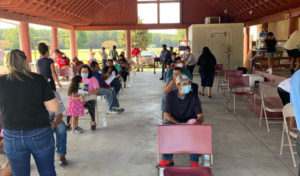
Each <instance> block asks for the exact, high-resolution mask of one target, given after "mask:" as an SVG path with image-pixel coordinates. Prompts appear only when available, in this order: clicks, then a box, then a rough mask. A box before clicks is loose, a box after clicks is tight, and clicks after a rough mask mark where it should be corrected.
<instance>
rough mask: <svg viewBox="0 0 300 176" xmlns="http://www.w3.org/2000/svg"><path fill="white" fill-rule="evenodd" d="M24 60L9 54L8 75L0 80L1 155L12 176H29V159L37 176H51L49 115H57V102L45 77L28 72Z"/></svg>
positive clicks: (18, 54)
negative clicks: (5, 159) (32, 162)
mask: <svg viewBox="0 0 300 176" xmlns="http://www.w3.org/2000/svg"><path fill="white" fill-rule="evenodd" d="M43 55H45V53H43ZM26 59H27V58H26V55H25V53H24V52H22V51H20V50H18V49H15V50H12V51H11V53H10V54H9V55H8V57H7V64H8V74H7V75H4V76H1V77H0V111H1V124H2V127H3V129H4V151H5V153H6V155H7V158H8V160H9V163H10V165H11V168H12V172H13V175H14V176H30V158H31V155H33V158H34V160H35V163H36V165H37V169H38V172H39V174H40V175H42V176H50V175H51V176H53V175H56V173H55V166H54V137H53V132H52V129H51V124H50V120H49V112H53V113H54V112H57V111H58V110H59V102H58V101H57V99H56V98H55V95H54V93H53V91H52V89H51V87H50V86H49V84H48V82H47V80H46V79H45V77H44V76H42V75H39V74H36V73H32V72H31V71H30V69H29V66H28V63H27V60H26ZM46 59H48V58H46ZM49 60H50V59H49ZM48 111H49V112H48Z"/></svg>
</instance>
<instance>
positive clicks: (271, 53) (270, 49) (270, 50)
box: [265, 32, 277, 74]
mask: <svg viewBox="0 0 300 176" xmlns="http://www.w3.org/2000/svg"><path fill="white" fill-rule="evenodd" d="M276 45H277V40H276V39H275V37H274V34H273V32H269V33H268V38H267V39H266V40H265V46H267V53H266V57H268V62H269V68H268V69H267V71H269V73H270V74H272V72H273V60H274V57H275V56H276V47H275V46H276Z"/></svg>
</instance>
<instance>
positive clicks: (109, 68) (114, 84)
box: [101, 59, 122, 94]
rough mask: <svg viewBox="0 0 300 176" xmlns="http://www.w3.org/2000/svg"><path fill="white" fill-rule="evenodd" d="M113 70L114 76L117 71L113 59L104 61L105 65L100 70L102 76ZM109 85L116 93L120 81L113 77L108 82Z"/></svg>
mask: <svg viewBox="0 0 300 176" xmlns="http://www.w3.org/2000/svg"><path fill="white" fill-rule="evenodd" d="M113 71H114V72H115V74H116V76H117V75H119V72H118V70H117V68H116V67H115V66H114V65H113V60H111V59H109V60H107V62H106V66H105V67H103V69H102V70H101V74H102V76H103V77H109V76H110V75H111V74H112V72H113ZM110 85H111V87H113V88H114V91H115V92H116V94H118V93H119V91H120V89H121V87H122V84H121V83H120V81H118V79H114V80H113V81H112V82H111V83H110Z"/></svg>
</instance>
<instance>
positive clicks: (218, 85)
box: [217, 72, 220, 93]
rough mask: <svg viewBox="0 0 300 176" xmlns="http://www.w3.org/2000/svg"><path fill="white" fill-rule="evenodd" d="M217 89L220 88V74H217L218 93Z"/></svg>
mask: <svg viewBox="0 0 300 176" xmlns="http://www.w3.org/2000/svg"><path fill="white" fill-rule="evenodd" d="M219 87H220V72H218V91H217V92H218V93H219Z"/></svg>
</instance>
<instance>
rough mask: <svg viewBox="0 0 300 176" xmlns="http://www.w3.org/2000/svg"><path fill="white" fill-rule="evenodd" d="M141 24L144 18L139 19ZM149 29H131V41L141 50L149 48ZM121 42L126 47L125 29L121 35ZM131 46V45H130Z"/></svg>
mask: <svg viewBox="0 0 300 176" xmlns="http://www.w3.org/2000/svg"><path fill="white" fill-rule="evenodd" d="M138 21H139V24H142V20H140V19H139V20H138ZM148 33H149V32H148V30H133V31H131V42H132V45H134V46H135V47H137V48H140V49H141V50H144V51H145V50H147V46H148V45H149V36H148ZM119 43H120V45H121V47H122V48H123V49H125V48H126V37H125V31H123V32H122V34H121V35H120V36H119ZM129 47H130V46H129Z"/></svg>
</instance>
